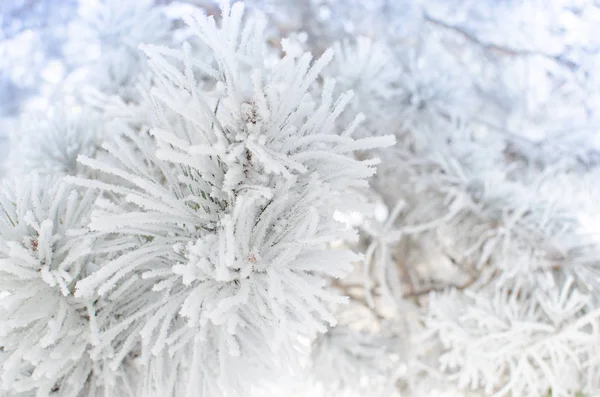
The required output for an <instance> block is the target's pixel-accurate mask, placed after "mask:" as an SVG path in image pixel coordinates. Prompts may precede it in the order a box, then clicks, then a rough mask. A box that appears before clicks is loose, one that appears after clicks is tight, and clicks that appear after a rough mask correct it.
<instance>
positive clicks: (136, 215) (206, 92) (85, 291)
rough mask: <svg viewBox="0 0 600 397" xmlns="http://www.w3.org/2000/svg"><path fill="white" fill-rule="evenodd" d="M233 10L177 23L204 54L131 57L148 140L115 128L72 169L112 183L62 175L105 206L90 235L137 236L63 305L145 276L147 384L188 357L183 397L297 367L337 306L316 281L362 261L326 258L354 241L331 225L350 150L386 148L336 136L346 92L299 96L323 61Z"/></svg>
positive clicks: (347, 200)
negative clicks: (136, 61) (136, 65)
mask: <svg viewBox="0 0 600 397" xmlns="http://www.w3.org/2000/svg"><path fill="white" fill-rule="evenodd" d="M242 15H243V6H242V5H241V4H240V3H236V4H234V5H233V6H232V7H231V8H229V6H228V5H227V4H226V3H225V4H224V5H223V18H222V21H221V24H220V26H217V25H216V24H215V22H214V20H213V19H212V18H211V17H209V18H206V17H204V16H202V15H199V14H198V15H194V16H193V17H190V18H189V20H188V24H189V26H190V28H191V29H193V31H194V32H195V33H196V35H197V36H198V38H199V39H201V40H202V41H203V42H204V44H205V45H206V46H208V47H209V48H210V49H211V51H212V55H213V59H209V60H206V59H203V58H197V57H195V56H194V53H193V52H192V50H191V48H190V47H189V46H186V45H184V47H183V49H181V50H174V49H168V48H164V47H156V46H146V47H144V50H145V51H146V53H147V54H148V55H149V60H150V66H151V68H152V71H153V73H154V79H155V81H156V86H155V87H154V88H153V89H152V91H151V93H150V99H149V100H152V102H153V115H152V123H151V124H152V128H151V130H150V133H151V135H152V138H150V137H148V136H145V135H144V133H143V132H142V133H141V134H140V132H138V131H135V130H131V129H128V127H126V126H123V127H122V128H123V130H124V132H123V137H122V138H119V137H117V138H116V139H115V140H113V141H110V140H109V141H108V142H107V143H106V145H105V147H106V149H107V151H108V152H109V153H110V156H109V158H108V159H107V160H103V161H98V160H94V159H91V158H87V157H82V158H81V162H82V163H83V164H85V165H87V166H89V167H90V168H92V169H95V170H96V171H100V172H104V173H106V174H108V175H111V176H113V177H118V178H120V180H122V182H121V183H112V184H106V183H102V182H98V181H95V180H87V179H79V178H78V179H72V178H71V179H70V180H72V181H75V182H76V183H78V184H80V185H83V186H88V187H96V188H102V189H104V190H106V191H108V192H112V193H114V194H115V195H117V198H116V201H114V202H113V204H110V205H103V206H102V207H100V208H98V209H97V210H96V211H95V212H94V214H93V215H92V221H91V224H90V226H91V228H92V229H93V230H95V231H99V232H101V233H104V234H106V235H134V236H137V237H138V238H139V239H140V240H141V241H142V243H141V244H140V245H139V246H138V247H136V248H135V249H133V250H130V251H128V252H124V253H123V255H122V256H121V257H118V258H116V259H114V260H113V261H111V262H108V263H106V264H104V265H103V266H102V267H101V268H100V269H99V270H98V271H97V272H95V273H93V274H91V275H90V276H89V277H87V278H85V279H83V280H81V281H80V282H78V284H77V293H76V296H79V297H93V296H95V295H96V294H99V295H100V296H103V295H105V294H107V293H110V292H111V291H113V290H114V289H115V288H118V285H119V284H120V283H121V282H122V281H123V280H124V279H125V278H126V277H132V276H134V275H139V276H140V277H141V280H142V282H143V280H148V279H150V280H152V282H153V283H154V288H153V289H154V290H155V291H158V292H160V298H158V300H155V299H157V298H155V296H154V295H153V294H151V295H148V296H140V297H138V298H139V299H141V300H144V299H145V300H146V301H147V305H148V309H149V310H145V309H142V311H143V312H145V313H147V314H146V319H145V322H146V325H145V326H144V328H143V330H142V331H141V337H142V344H143V352H142V362H143V363H144V364H145V365H146V366H147V368H149V369H151V368H161V370H160V371H150V370H149V372H148V373H147V375H148V376H149V377H151V378H152V377H154V376H156V374H157V373H161V372H164V370H165V369H166V368H177V366H178V365H184V364H185V363H186V362H187V364H185V365H189V366H190V367H189V369H188V373H189V379H188V380H187V383H185V384H187V385H188V386H185V388H187V391H186V393H187V394H186V395H188V396H197V395H198V393H199V391H202V395H207V396H208V395H213V394H212V393H216V390H225V391H227V390H234V391H237V392H242V391H244V390H247V388H248V387H250V386H251V385H258V384H260V383H263V382H267V381H268V380H269V378H272V373H273V371H275V370H276V369H280V367H282V363H287V365H289V364H291V363H294V362H296V361H297V360H298V358H297V357H296V356H297V353H296V352H295V350H296V349H297V348H298V347H297V346H298V339H297V338H298V337H300V336H308V337H310V336H311V335H313V334H314V333H315V332H317V331H320V332H324V331H325V330H326V328H325V326H324V325H323V322H324V321H325V322H328V323H329V324H331V325H333V324H335V319H334V317H333V316H332V315H331V313H330V312H329V309H328V307H327V305H329V304H331V303H341V302H343V301H344V299H343V298H342V297H339V296H336V295H335V294H333V293H332V292H331V291H328V290H327V289H325V287H326V285H327V283H328V281H327V280H328V278H329V277H336V278H338V277H342V276H343V275H344V274H345V273H346V272H347V271H348V270H349V269H350V268H351V266H352V262H354V261H357V260H358V259H359V258H360V257H359V256H358V255H356V254H354V253H352V252H350V251H343V250H333V249H331V248H329V246H328V244H329V243H332V242H334V241H338V240H340V239H346V238H352V231H351V230H347V229H346V227H345V225H344V224H342V223H339V222H337V221H335V220H334V219H333V214H334V212H335V211H336V210H338V209H359V207H360V202H355V200H354V201H353V199H352V196H349V195H348V194H347V193H348V189H349V188H354V187H365V186H366V179H367V178H368V177H369V176H371V175H372V174H373V173H374V164H375V162H374V161H373V160H365V161H358V160H355V159H354V157H353V153H354V152H355V151H356V150H361V149H372V148H376V147H382V146H387V145H391V144H393V142H394V140H393V138H391V137H385V136H384V137H377V138H368V139H360V140H355V139H353V138H352V136H351V135H352V133H353V130H354V129H355V128H356V123H353V124H351V125H350V127H349V128H348V129H346V130H345V131H339V130H338V129H337V125H336V119H337V117H338V116H339V114H340V113H341V112H342V111H343V109H344V107H345V106H346V104H347V103H348V101H349V100H350V99H351V94H350V93H347V94H344V95H342V96H341V97H340V98H339V99H338V100H336V101H334V98H333V97H332V94H333V89H334V82H333V81H332V80H328V79H326V80H325V82H324V85H323V87H322V90H321V94H320V100H319V101H316V100H315V99H314V98H313V94H312V90H314V89H316V86H315V84H314V83H315V81H316V79H317V78H319V74H320V73H321V71H322V69H323V68H324V67H325V65H326V64H327V63H328V62H329V61H330V59H331V56H332V53H331V52H327V53H325V54H324V55H323V56H322V57H321V58H320V59H318V60H316V61H315V62H314V63H313V62H312V59H311V56H310V55H309V54H302V55H296V54H293V55H290V54H286V55H284V57H283V58H281V59H277V58H276V57H274V56H272V55H269V53H268V47H267V41H266V37H265V34H264V22H263V20H262V19H261V18H260V17H255V16H252V17H249V18H248V20H247V21H244V22H242ZM198 76H204V77H203V79H202V80H199V79H198ZM131 288H133V289H135V288H136V286H135V285H132V286H131ZM145 293H146V292H145V290H143V289H142V290H140V294H145ZM167 352H168V354H166V353H167ZM187 352H190V354H191V356H190V354H187ZM177 357H181V359H182V360H183V359H185V360H191V362H190V361H184V362H182V363H176V362H174V360H176V358H177ZM241 367H243V368H244V370H243V371H242V370H239V368H241ZM284 369H285V368H284ZM167 375H168V374H167ZM160 376H163V374H162V373H161V375H160ZM168 376H171V375H168ZM162 381H163V379H159V380H157V384H161V382H162ZM150 383H152V382H150ZM155 386H156V385H152V388H151V390H145V391H144V393H152V392H155V390H156V387H155ZM173 387H177V388H180V389H179V390H182V389H181V387H182V384H181V383H180V384H178V385H177V386H175V385H173ZM174 391H175V389H173V390H164V392H166V393H173V392H174ZM145 395H150V394H145Z"/></svg>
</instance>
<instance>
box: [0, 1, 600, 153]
mask: <svg viewBox="0 0 600 397" xmlns="http://www.w3.org/2000/svg"><path fill="white" fill-rule="evenodd" d="M128 2H131V3H132V4H133V3H135V2H136V0H122V1H121V3H128ZM108 3H111V1H108V0H104V1H103V0H2V1H0V158H4V157H6V152H7V150H8V149H7V148H8V142H9V139H10V138H9V137H10V135H11V134H12V133H14V132H11V131H16V130H17V129H18V128H16V127H15V123H16V122H17V121H18V119H19V116H20V115H23V114H31V113H32V112H33V113H38V114H39V113H40V112H42V114H43V112H44V110H45V109H47V108H48V106H49V104H51V103H52V102H54V101H56V100H57V99H58V98H64V97H65V96H68V95H69V93H70V92H72V91H73V87H81V85H82V84H83V85H85V84H86V83H87V82H88V81H89V78H88V75H87V74H86V73H89V69H90V68H89V66H90V65H92V64H93V62H94V60H96V59H99V58H100V57H101V55H102V51H103V50H102V48H103V46H102V41H103V40H104V41H106V40H110V39H111V35H110V34H108V33H111V32H110V29H113V30H114V31H113V32H112V33H113V37H112V39H113V40H117V41H118V40H121V39H122V38H120V36H119V35H120V33H119V29H123V26H122V25H119V24H118V23H115V21H116V22H118V21H117V19H118V18H117V19H114V18H113V19H112V20H111V18H110V12H109V11H107V9H110V7H111V5H109V4H108ZM112 3H115V4H116V3H117V2H114V1H112ZM246 3H247V5H248V6H249V7H251V8H252V7H253V8H258V9H260V10H262V11H263V12H265V13H267V14H268V16H269V18H270V21H271V29H272V31H273V35H274V36H286V35H288V34H290V33H291V32H299V31H302V32H305V33H306V35H305V36H298V37H300V38H299V39H298V40H300V41H304V44H305V45H306V47H307V48H308V49H309V50H311V51H313V52H321V51H323V50H324V49H325V48H326V47H329V46H331V45H332V44H333V43H335V42H336V41H341V40H345V39H347V38H350V39H352V38H356V37H358V36H363V35H364V36H369V37H372V38H376V39H377V40H383V41H385V42H386V43H387V44H388V45H389V46H390V47H391V48H392V49H394V51H396V52H397V55H398V56H399V57H401V58H402V59H403V60H404V65H405V76H406V79H405V80H406V82H407V83H406V84H409V85H411V84H412V91H414V93H416V94H417V95H412V96H411V98H410V100H412V101H413V103H417V102H418V100H417V99H415V98H416V97H420V99H419V100H421V101H427V105H428V106H430V107H436V108H437V109H438V110H440V108H443V109H442V111H445V112H451V113H454V112H459V113H461V114H467V113H469V114H470V115H477V117H475V118H476V119H477V120H478V121H479V122H481V123H482V124H484V125H486V126H488V127H489V128H494V129H502V130H505V131H506V132H507V133H508V134H510V135H511V136H512V135H514V136H515V138H514V140H515V145H530V144H532V145H540V144H541V142H542V141H544V140H545V139H546V138H547V137H548V136H551V137H552V142H551V144H550V146H551V152H556V151H565V150H566V151H574V152H576V155H577V156H579V157H581V159H582V161H584V162H586V161H594V158H595V143H594V142H595V141H596V140H597V139H596V138H595V136H596V135H597V134H596V132H597V126H598V112H597V109H598V106H597V105H598V97H599V96H598V94H599V87H600V85H599V81H600V79H599V78H598V77H599V75H598V72H597V69H598V65H600V63H599V60H600V59H599V56H598V52H599V48H600V34H598V29H597V27H598V26H600V25H599V24H600V3H599V2H598V1H594V0H249V1H247V2H246ZM156 4H157V5H159V6H164V7H165V8H164V9H163V10H164V13H165V14H166V15H167V16H168V17H169V18H170V20H171V21H172V23H173V25H174V26H176V25H177V24H178V22H177V18H178V17H179V16H180V15H181V14H182V13H185V12H186V7H187V6H188V5H189V4H193V5H196V6H200V7H203V8H205V9H206V10H207V12H209V13H213V12H215V10H216V9H218V8H217V7H216V5H215V4H214V3H213V2H212V1H210V0H188V1H170V0H156ZM113 6H114V5H113ZM119 12H121V14H122V10H120V11H118V12H117V11H115V13H114V14H115V15H117V14H119ZM94 13H97V14H98V13H103V17H102V18H103V20H104V22H105V26H103V27H102V29H103V31H102V33H103V34H104V35H97V34H96V37H94V38H93V39H90V35H86V34H85V32H89V31H90V26H89V25H90V24H92V25H93V24H94V23H97V19H96V20H95V19H94V16H93V14H94ZM122 17H123V15H120V18H122ZM94 21H96V22H94ZM121 22H122V21H121ZM86 25H88V26H86ZM92 28H93V27H92ZM92 30H93V29H92ZM96 33H98V32H97V31H96ZM148 34H150V35H151V32H149V33H148ZM277 38H278V37H275V39H277ZM136 39H139V40H141V41H144V37H138V38H136ZM148 41H152V40H148ZM86 70H87V72H86ZM407 117H408V116H407ZM582 136H585V139H584V138H582ZM582 139H583V140H582ZM584 142H585V143H584ZM582 145H584V146H585V147H582ZM592 146H593V147H594V149H593V150H592V149H590V148H591V147H592Z"/></svg>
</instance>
